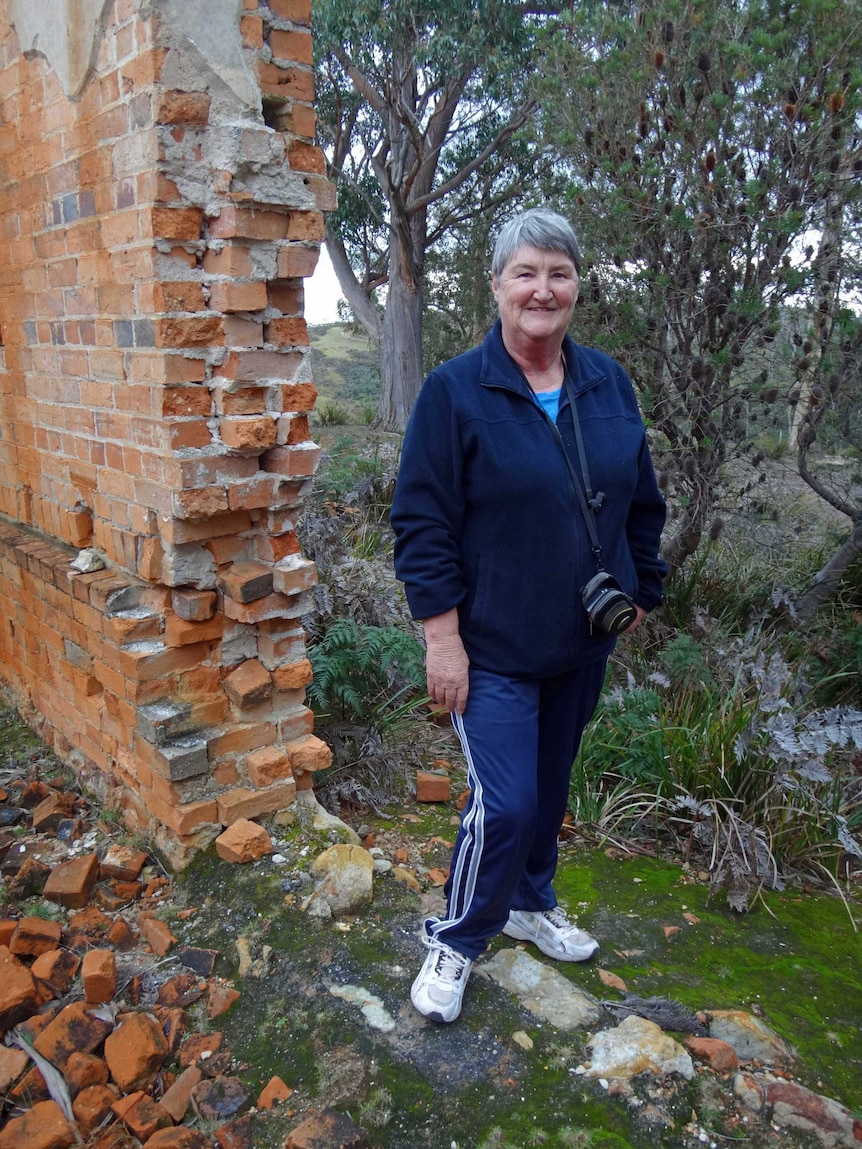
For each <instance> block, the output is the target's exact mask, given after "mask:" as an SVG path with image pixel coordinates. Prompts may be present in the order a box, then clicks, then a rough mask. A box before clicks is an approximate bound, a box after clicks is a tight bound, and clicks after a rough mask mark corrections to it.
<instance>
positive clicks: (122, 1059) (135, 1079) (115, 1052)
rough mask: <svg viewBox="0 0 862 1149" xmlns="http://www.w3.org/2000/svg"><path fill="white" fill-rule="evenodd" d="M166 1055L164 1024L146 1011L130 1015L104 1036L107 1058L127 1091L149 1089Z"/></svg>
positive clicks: (112, 1073) (120, 1083) (113, 1073)
mask: <svg viewBox="0 0 862 1149" xmlns="http://www.w3.org/2000/svg"><path fill="white" fill-rule="evenodd" d="M167 1055H168V1043H167V1040H166V1039H165V1036H164V1034H163V1033H162V1030H161V1026H160V1025H159V1023H158V1022H157V1021H156V1019H155V1018H154V1017H151V1016H150V1015H149V1014H146V1013H135V1014H130V1015H128V1016H127V1017H126V1018H125V1019H124V1020H123V1021H122V1022H121V1024H120V1025H119V1026H117V1028H116V1029H115V1030H113V1032H112V1033H110V1034H108V1036H107V1038H106V1039H105V1052H104V1057H105V1062H106V1064H107V1066H108V1070H109V1071H110V1074H111V1077H112V1078H113V1079H114V1081H115V1082H116V1083H117V1085H119V1087H120V1089H122V1091H123V1092H124V1093H130V1092H132V1091H133V1090H139V1089H148V1088H149V1087H150V1085H152V1083H153V1081H154V1080H155V1077H156V1074H157V1073H158V1072H159V1070H160V1069H161V1067H162V1064H163V1062H164V1060H165V1058H166V1057H167Z"/></svg>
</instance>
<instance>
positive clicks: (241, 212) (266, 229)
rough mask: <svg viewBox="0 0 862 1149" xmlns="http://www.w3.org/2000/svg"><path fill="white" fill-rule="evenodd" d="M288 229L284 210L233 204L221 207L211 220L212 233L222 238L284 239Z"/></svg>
mask: <svg viewBox="0 0 862 1149" xmlns="http://www.w3.org/2000/svg"><path fill="white" fill-rule="evenodd" d="M287 231H288V217H287V216H286V215H285V214H284V213H283V212H276V211H265V210H260V209H255V208H242V207H236V206H234V205H233V204H230V205H227V206H225V207H223V208H222V209H221V213H220V214H219V215H218V216H217V217H216V218H215V219H212V220H210V234H211V235H213V236H216V237H218V238H221V239H232V238H234V237H235V236H238V237H240V238H242V239H265V240H275V239H284V238H285V237H286V236H287Z"/></svg>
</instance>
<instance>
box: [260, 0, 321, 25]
mask: <svg viewBox="0 0 862 1149" xmlns="http://www.w3.org/2000/svg"><path fill="white" fill-rule="evenodd" d="M267 7H268V8H269V10H270V12H272V14H273V16H277V17H278V18H279V20H289V21H290V22H291V24H310V23H311V0H267Z"/></svg>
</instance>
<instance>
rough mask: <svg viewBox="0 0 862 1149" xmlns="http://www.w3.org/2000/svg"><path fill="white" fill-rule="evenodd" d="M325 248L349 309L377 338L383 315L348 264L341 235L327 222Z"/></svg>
mask: <svg viewBox="0 0 862 1149" xmlns="http://www.w3.org/2000/svg"><path fill="white" fill-rule="evenodd" d="M326 250H327V251H328V252H329V258H330V260H331V262H332V267H333V270H334V271H335V274H336V277H337V278H338V283H339V286H340V287H341V290H342V291H343V292H344V294H345V296H346V297H347V302H348V303H349V304H350V310H351V311H352V312H353V314H354V315H355V316H356V319H357V320H358V322H359V323H361V324H362V326H363V327H364V329H365V331H366V332H367V333H368V335H369V336H370V337H371V338H372V339H374V340H379V339H380V338H381V334H382V330H383V317H382V315H381V313H380V311H379V310H378V308H377V307H375V305H374V304H373V303H372V301H371V300H370V299H369V297H368V295H367V294H366V293H365V291H363V289H362V286H361V284H360V283H359V280H358V279H357V278H356V275H355V273H354V271H353V268H352V267H351V266H350V261H349V259H348V258H347V252H346V251H345V248H344V243H343V242H342V239H341V237H340V236H339V235H337V234H336V233H335V232H334V231H333V230H332V228H331V227H330V226H329V224H327V225H326Z"/></svg>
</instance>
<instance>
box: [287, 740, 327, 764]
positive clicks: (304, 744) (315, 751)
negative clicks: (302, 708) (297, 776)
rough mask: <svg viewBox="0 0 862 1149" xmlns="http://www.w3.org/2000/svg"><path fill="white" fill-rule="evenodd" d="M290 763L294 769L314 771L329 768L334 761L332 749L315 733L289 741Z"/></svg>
mask: <svg viewBox="0 0 862 1149" xmlns="http://www.w3.org/2000/svg"><path fill="white" fill-rule="evenodd" d="M285 749H286V750H287V754H288V757H289V758H290V765H291V768H292V769H293V770H296V771H305V772H306V773H309V774H311V773H313V772H314V771H316V770H327V769H329V766H330V765H331V763H332V751H331V750H330V749H329V747H328V746H327V745H326V743H325V742H324V741H323V740H322V739H321V738H318V737H317V735H315V734H309V735H308V736H307V737H305V738H299V739H297V740H296V741H295V742H289V743H288V745H287V746H286V747H285Z"/></svg>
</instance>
